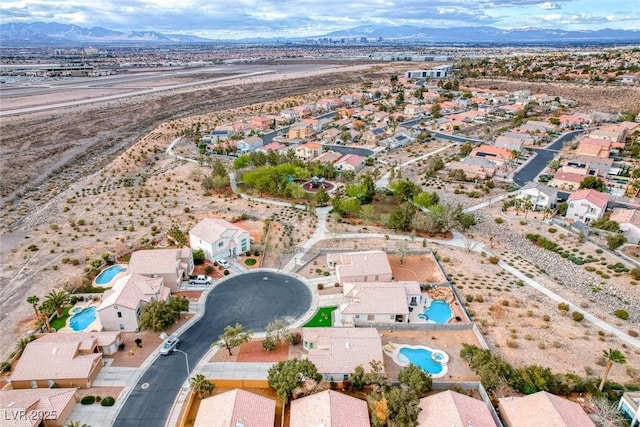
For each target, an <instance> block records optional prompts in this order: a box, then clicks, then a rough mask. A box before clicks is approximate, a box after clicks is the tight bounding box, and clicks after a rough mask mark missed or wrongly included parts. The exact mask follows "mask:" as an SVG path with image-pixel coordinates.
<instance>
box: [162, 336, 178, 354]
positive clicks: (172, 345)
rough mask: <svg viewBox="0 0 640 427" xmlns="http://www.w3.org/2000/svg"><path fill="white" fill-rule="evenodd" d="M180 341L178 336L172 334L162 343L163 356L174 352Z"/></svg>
mask: <svg viewBox="0 0 640 427" xmlns="http://www.w3.org/2000/svg"><path fill="white" fill-rule="evenodd" d="M179 342H180V339H179V338H178V337H177V336H175V335H171V336H170V337H169V338H167V339H166V340H164V342H163V343H162V347H161V348H160V354H161V355H163V356H166V355H168V354H171V353H173V350H175V349H176V347H178V343H179Z"/></svg>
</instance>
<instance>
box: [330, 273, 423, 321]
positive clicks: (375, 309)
mask: <svg viewBox="0 0 640 427" xmlns="http://www.w3.org/2000/svg"><path fill="white" fill-rule="evenodd" d="M342 285H343V294H344V299H345V302H344V303H342V304H341V305H340V307H339V308H338V310H336V311H334V316H335V319H334V323H335V324H336V325H342V326H356V325H364V324H372V323H396V322H397V323H405V322H407V321H408V319H409V306H410V305H418V304H420V303H421V302H422V292H421V290H420V284H419V283H418V282H369V283H365V282H355V283H351V282H345V283H343V284H342Z"/></svg>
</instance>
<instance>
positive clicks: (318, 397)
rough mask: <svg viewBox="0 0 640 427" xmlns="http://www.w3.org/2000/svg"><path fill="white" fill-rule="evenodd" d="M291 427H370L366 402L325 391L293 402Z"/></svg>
mask: <svg viewBox="0 0 640 427" xmlns="http://www.w3.org/2000/svg"><path fill="white" fill-rule="evenodd" d="M290 414H291V415H290V421H289V427H309V426H324V427H342V426H345V427H346V426H349V427H369V426H370V424H369V409H368V407H367V402H366V401H365V400H361V399H358V398H356V397H351V396H347V395H346V394H342V393H340V392H338V391H335V390H325V391H321V392H320V393H315V394H312V395H310V396H305V397H302V398H300V399H296V400H293V401H292V402H291V409H290Z"/></svg>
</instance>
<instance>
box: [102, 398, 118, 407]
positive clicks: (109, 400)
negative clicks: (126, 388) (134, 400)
mask: <svg viewBox="0 0 640 427" xmlns="http://www.w3.org/2000/svg"><path fill="white" fill-rule="evenodd" d="M115 403H116V400H115V399H114V398H113V397H111V396H107V397H105V398H104V399H102V402H100V405H101V406H113V405H114V404H115Z"/></svg>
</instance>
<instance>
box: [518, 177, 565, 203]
mask: <svg viewBox="0 0 640 427" xmlns="http://www.w3.org/2000/svg"><path fill="white" fill-rule="evenodd" d="M516 198H517V199H528V200H530V201H531V203H532V205H533V209H534V210H543V209H545V208H552V207H554V206H555V204H556V201H557V200H558V190H557V189H555V188H553V187H549V186H547V185H544V184H540V183H537V182H528V183H527V184H526V185H525V186H524V187H522V188H521V189H520V190H518V193H517V194H516Z"/></svg>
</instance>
